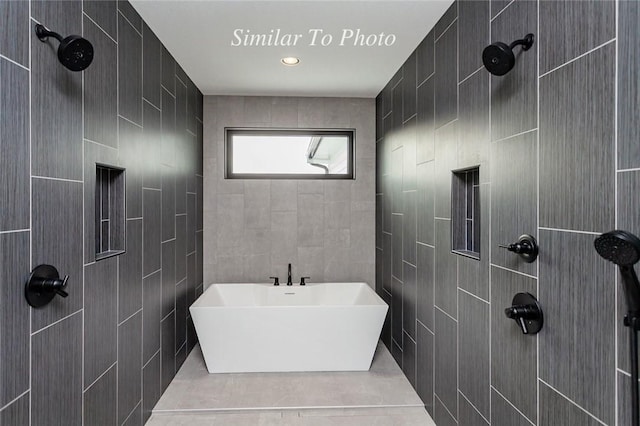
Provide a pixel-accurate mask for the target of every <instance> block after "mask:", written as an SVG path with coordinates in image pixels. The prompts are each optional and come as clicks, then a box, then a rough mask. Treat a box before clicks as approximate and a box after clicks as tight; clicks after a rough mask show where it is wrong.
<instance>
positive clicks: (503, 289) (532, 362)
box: [491, 266, 538, 421]
mask: <svg viewBox="0 0 640 426" xmlns="http://www.w3.org/2000/svg"><path fill="white" fill-rule="evenodd" d="M536 287H537V282H536V280H535V279H534V278H531V277H527V276H525V275H521V274H516V273H515V272H511V271H507V270H505V269H501V268H497V267H495V266H494V267H492V269H491V385H492V386H493V387H494V388H495V389H496V390H497V391H498V392H500V394H501V395H502V396H503V397H505V398H507V399H508V400H509V402H510V403H511V404H512V405H513V406H515V407H516V408H517V409H518V411H520V412H521V413H523V414H524V415H525V416H526V417H527V418H529V419H531V420H534V421H535V419H536V408H537V398H536V392H537V385H536V380H537V377H538V369H537V366H536V365H537V362H536V359H537V342H536V339H531V338H530V336H525V335H524V334H522V331H521V330H520V328H519V327H518V326H517V325H516V324H515V323H514V322H513V321H508V318H506V317H505V316H504V309H505V308H506V307H508V306H511V301H512V300H513V296H514V295H515V294H516V293H520V292H526V293H531V294H533V295H536V294H537V292H536ZM507 348H508V350H506V349H507ZM492 407H493V405H492ZM494 418H495V416H494Z"/></svg>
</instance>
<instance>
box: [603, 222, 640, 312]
mask: <svg viewBox="0 0 640 426" xmlns="http://www.w3.org/2000/svg"><path fill="white" fill-rule="evenodd" d="M593 245H594V247H595V248H596V251H597V252H598V254H599V255H600V256H602V257H603V258H605V259H607V260H608V261H610V262H613V263H615V264H616V265H618V267H619V268H620V275H621V276H622V283H623V285H624V292H625V295H626V297H627V307H628V309H629V311H630V312H635V313H636V314H640V283H639V282H638V277H637V275H636V271H635V269H634V268H633V265H634V264H636V263H637V262H638V260H640V239H638V237H636V236H635V235H633V234H631V233H630V232H626V231H620V230H615V231H610V232H607V233H604V234H602V235H600V236H599V237H598V238H596V239H595V241H594V242H593Z"/></svg>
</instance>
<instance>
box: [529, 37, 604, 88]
mask: <svg viewBox="0 0 640 426" xmlns="http://www.w3.org/2000/svg"><path fill="white" fill-rule="evenodd" d="M615 42H616V38H615V37H614V38H612V39H611V40H608V41H606V42H604V43H602V44H601V45H599V46H596V47H594V48H593V49H591V50H589V51H587V52H585V53H582V54H581V55H578V56H576V57H575V58H573V59H571V60H569V61H567V62H565V63H564V64H562V65H558V66H557V67H555V68H552V69H551V70H549V71H546V72H544V73H543V74H542V75H540V77H538V78H544V77H546V76H548V75H549V74H551V73H553V72H555V71H558V70H559V69H560V68H564V67H565V66H567V65H569V64H572V63H574V62H576V61H578V60H580V59H582V58H584V57H585V56H588V55H590V54H591V53H593V52H595V51H596V50H599V49H601V48H603V47H605V46H607V45H609V44H611V43H615Z"/></svg>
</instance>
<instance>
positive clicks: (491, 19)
mask: <svg viewBox="0 0 640 426" xmlns="http://www.w3.org/2000/svg"><path fill="white" fill-rule="evenodd" d="M514 1H515V0H511V1H510V2H509V4H508V5H506V6H505V7H503V8H502V9H500V11H499V12H498V13H497V14H496V16H494V17H493V18H491V17H490V18H489V24H491V23H493V21H494V20H495V19H496V18H497V17H498V16H500V15H501V14H502V12H504V11H505V10H507V9H508V8H509V6H511V3H513V2H514ZM489 15H491V10H489ZM489 27H491V25H489Z"/></svg>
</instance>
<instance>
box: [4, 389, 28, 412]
mask: <svg viewBox="0 0 640 426" xmlns="http://www.w3.org/2000/svg"><path fill="white" fill-rule="evenodd" d="M29 392H31V388H30V387H29V389H27V390H26V391H24V392H22V393H21V394H20V395H18V396H16V397H15V398H13V399H12V400H11V401H9V402H7V403H6V404H5V405H4V406H3V407H0V411H3V410H5V409H7V408H8V407H9V406H10V405H11V404H13V403H14V402H16V401H18V400H19V399H20V398H22V397H23V396H25V395H26V394H28V393H29Z"/></svg>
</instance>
